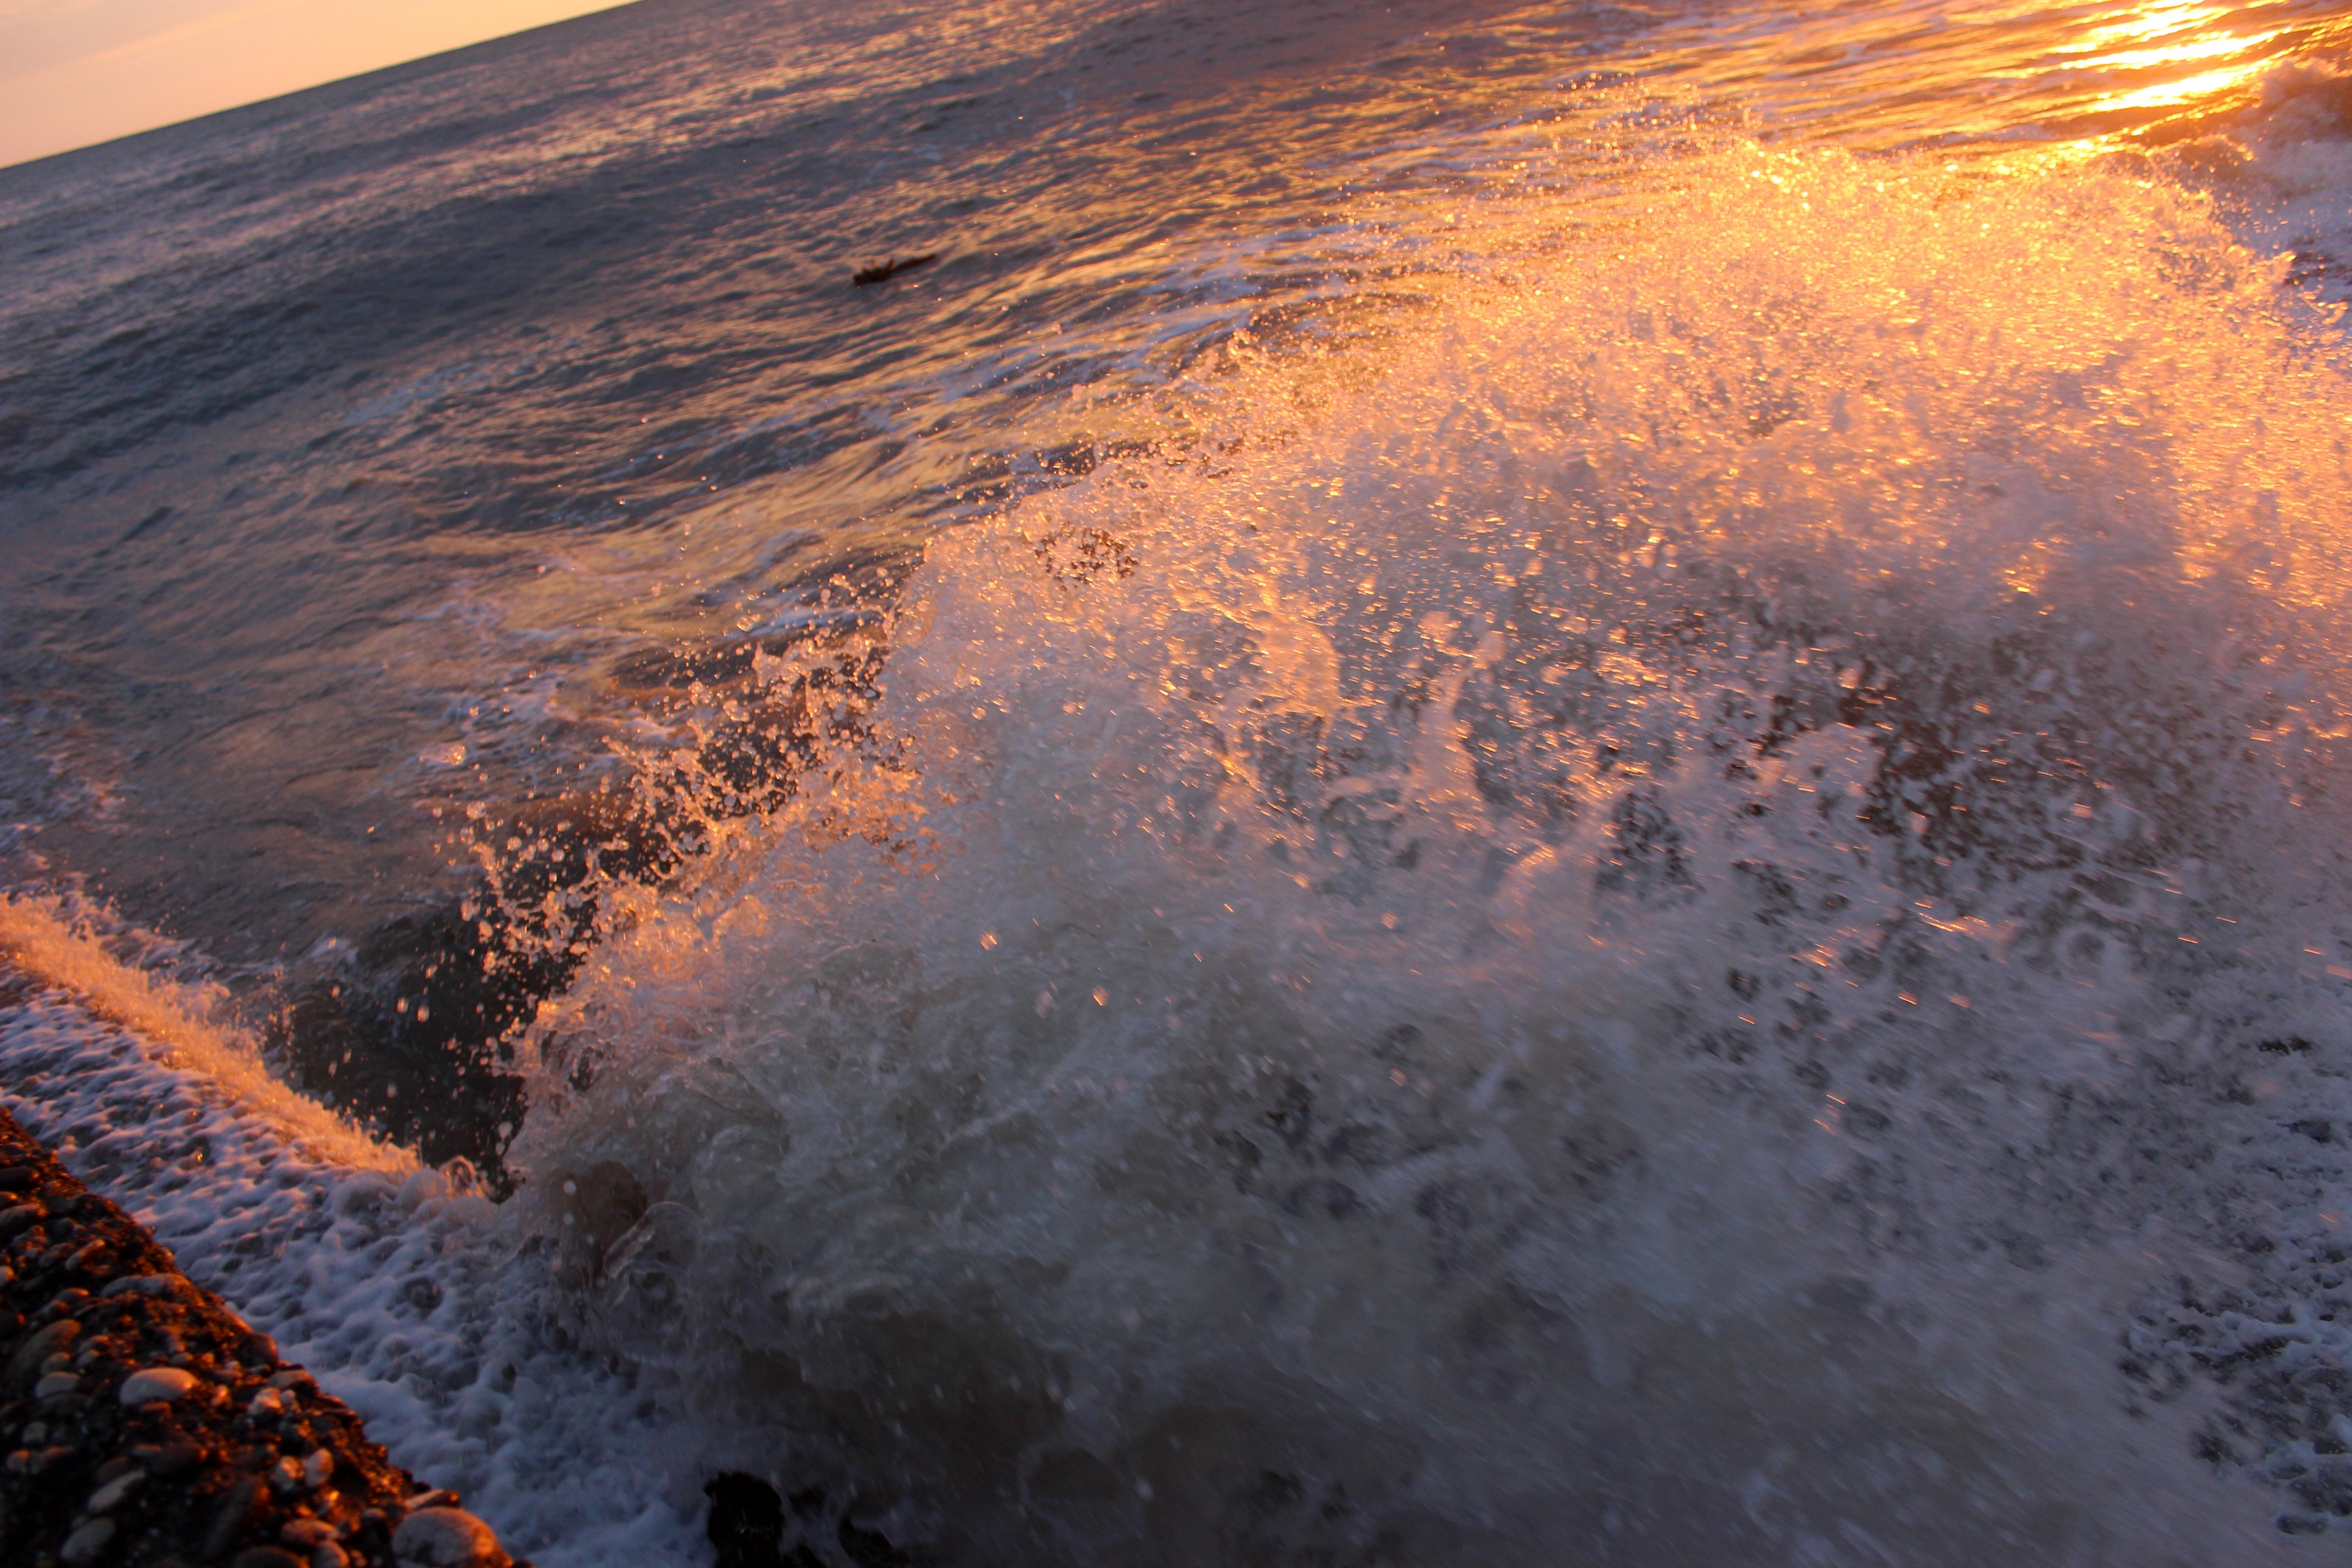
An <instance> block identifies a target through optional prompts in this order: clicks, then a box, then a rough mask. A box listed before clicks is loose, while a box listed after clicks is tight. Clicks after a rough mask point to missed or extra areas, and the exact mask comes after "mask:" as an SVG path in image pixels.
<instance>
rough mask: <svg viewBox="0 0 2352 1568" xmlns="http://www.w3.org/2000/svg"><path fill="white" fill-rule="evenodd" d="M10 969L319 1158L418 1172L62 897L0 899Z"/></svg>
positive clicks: (0, 931)
mask: <svg viewBox="0 0 2352 1568" xmlns="http://www.w3.org/2000/svg"><path fill="white" fill-rule="evenodd" d="M6 969H14V970H16V972H17V973H19V974H21V975H23V976H24V977H25V978H26V979H27V980H30V981H32V982H33V983H35V984H40V985H45V986H48V987H52V988H54V989H57V990H59V991H63V992H65V993H66V994H68V995H70V996H72V997H73V998H74V999H75V1000H76V1001H78V1002H79V1003H80V1004H81V1005H83V1006H84V1007H85V1008H87V1009H88V1010H89V1012H91V1013H93V1014H96V1015H97V1016H100V1017H101V1018H104V1019H107V1020H108V1021H110V1022H111V1023H115V1024H120V1025H121V1026H122V1027H123V1028H124V1029H125V1030H127V1031H128V1032H129V1035H130V1037H131V1038H133V1039H136V1040H139V1041H142V1042H143V1043H145V1044H147V1045H148V1046H150V1047H152V1048H153V1049H154V1050H155V1052H156V1054H157V1055H158V1056H159V1057H160V1058H161V1059H162V1060H163V1063H164V1064H165V1065H167V1066H171V1067H177V1068H184V1069H186V1070H189V1071H192V1072H194V1073H196V1074H199V1075H200V1076H202V1077H203V1078H204V1079H206V1080H208V1081H209V1082H212V1083H214V1084H216V1085H218V1086H219V1087H220V1088H221V1089H222V1090H223V1091H225V1092H226V1094H228V1095H229V1096H231V1097H232V1098H233V1099H235V1100H236V1101H237V1102H238V1103H239V1104H240V1105H241V1106H242V1107H244V1108H245V1109H247V1110H251V1111H253V1112H255V1113H256V1114H257V1115H260V1116H262V1117H264V1118H266V1119H267V1120H268V1121H271V1122H272V1123H274V1124H275V1125H276V1128H277V1130H278V1131H280V1132H282V1133H283V1134H284V1135H285V1136H286V1137H288V1138H289V1139H291V1140H293V1141H295V1142H299V1143H301V1144H303V1145H305V1146H306V1147H308V1148H309V1149H310V1151H311V1152H314V1153H316V1154H317V1155H319V1156H320V1158H322V1159H326V1160H330V1161H332V1162H333V1163H337V1164H341V1165H346V1166H350V1167H352V1168H355V1169H360V1170H370V1171H382V1172H384V1173H390V1174H397V1175H406V1174H409V1173H413V1172H415V1171H416V1170H417V1169H419V1162H418V1160H417V1158H416V1155H415V1153H414V1152H411V1151H410V1150H407V1149H405V1148H403V1147H401V1146H400V1145H398V1144H396V1143H390V1142H385V1141H383V1139H380V1138H377V1137H375V1136H373V1135H372V1134H370V1133H369V1132H367V1131H364V1130H362V1129H361V1128H360V1127H358V1126H356V1125H354V1124H353V1123H352V1122H351V1121H349V1120H347V1119H345V1118H344V1117H341V1116H339V1115H337V1114H336V1113H335V1112H334V1111H332V1110H328V1109H327V1108H326V1107H325V1106H322V1105H320V1103H319V1102H318V1101H316V1100H311V1099H309V1098H308V1097H306V1096H304V1095H302V1094H299V1093H298V1092H296V1091H295V1090H294V1089H289V1087H287V1085H285V1084H284V1083H282V1082H280V1081H279V1080H278V1079H277V1078H276V1077H275V1076H274V1075H273V1074H272V1073H271V1072H270V1070H269V1068H268V1065H267V1064H265V1063H264V1062H263V1061H262V1059H261V1052H260V1049H259V1047H257V1046H256V1045H255V1043H254V1042H253V1040H252V1039H251V1038H250V1037H248V1036H247V1035H246V1034H245V1033H244V1032H243V1031H242V1030H239V1029H237V1028H236V1027H234V1026H225V1025H223V1024H221V1023H219V1022H218V1021H216V1020H215V1017H214V1016H212V1015H213V1014H214V1012H215V1007H216V1005H217V1004H216V1001H215V998H214V997H212V996H210V995H207V994H205V993H204V992H203V991H201V990H199V989H197V988H196V987H194V986H190V985H186V984H177V983H174V982H172V981H169V980H159V979H158V978H157V977H156V976H154V975H152V974H150V973H146V972H145V971H143V970H140V969H135V968H133V967H131V965H130V964H127V963H123V962H122V961H121V959H119V958H117V957H115V956H114V955H113V954H112V953H110V952H107V951H106V949H105V947H103V946H102V945H101V944H100V942H98V940H97V939H96V938H95V937H93V936H92V935H90V934H89V931H87V929H83V928H80V927H78V926H77V925H76V923H75V922H74V921H73V920H72V919H71V917H70V915H69V913H68V906H67V903H66V900H63V899H61V898H58V897H56V896H54V895H50V896H42V895H21V894H19V895H9V896H5V897H0V973H5V970H6Z"/></svg>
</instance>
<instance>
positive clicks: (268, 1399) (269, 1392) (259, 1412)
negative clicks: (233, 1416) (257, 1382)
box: [245, 1388, 286, 1421]
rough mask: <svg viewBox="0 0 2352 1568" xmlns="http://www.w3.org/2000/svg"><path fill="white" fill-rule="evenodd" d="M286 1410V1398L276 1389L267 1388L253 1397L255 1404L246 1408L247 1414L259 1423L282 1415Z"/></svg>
mask: <svg viewBox="0 0 2352 1568" xmlns="http://www.w3.org/2000/svg"><path fill="white" fill-rule="evenodd" d="M285 1409H286V1396H285V1395H284V1394H280V1393H279V1392H278V1390H276V1389H274V1388H265V1389H263V1390H262V1391H261V1392H260V1393H258V1394H255V1395H254V1396H253V1403H252V1404H250V1405H247V1406H246V1407H245V1413H246V1414H247V1415H250V1416H252V1417H253V1418H254V1419H255V1420H257V1421H259V1420H262V1419H264V1418H266V1417H269V1416H275V1415H282V1414H284V1412H285Z"/></svg>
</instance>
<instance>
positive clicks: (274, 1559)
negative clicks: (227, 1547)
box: [228, 1546, 302, 1568]
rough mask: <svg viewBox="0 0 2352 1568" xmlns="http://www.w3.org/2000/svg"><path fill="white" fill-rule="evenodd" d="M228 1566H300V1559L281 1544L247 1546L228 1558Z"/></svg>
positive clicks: (260, 1567) (265, 1567) (247, 1567)
mask: <svg viewBox="0 0 2352 1568" xmlns="http://www.w3.org/2000/svg"><path fill="white" fill-rule="evenodd" d="M228 1568H302V1559H300V1558H299V1557H297V1556H295V1555H294V1553H292V1552H289V1551H287V1550H286V1549H285V1548H284V1547H282V1546H248V1547H247V1548H246V1549H245V1550H244V1551H242V1552H238V1553H237V1554H236V1556H234V1557H232V1558H230V1559H229V1560H228Z"/></svg>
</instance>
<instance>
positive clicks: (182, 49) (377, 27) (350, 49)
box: [0, 0, 618, 166]
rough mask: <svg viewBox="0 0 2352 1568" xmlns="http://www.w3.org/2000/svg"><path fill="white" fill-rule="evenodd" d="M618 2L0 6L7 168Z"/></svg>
mask: <svg viewBox="0 0 2352 1568" xmlns="http://www.w3.org/2000/svg"><path fill="white" fill-rule="evenodd" d="M617 3H618V0H0V166H5V165H6V164H10V163H23V162H25V161H26V159H29V158H41V157H46V156H47V155H48V154H49V153H63V152H66V151H68V149H71V148H75V147H86V146H89V145H90V144H91V143H92V142H106V141H110V140H112V139H113V138H115V137H117V136H128V135H130V134H131V133H132V132H138V131H148V130H152V129H153V128H154V127H156V126H158V125H170V124H173V123H174V122H176V121H182V120H189V119H193V118H194V117H195V116H197V115H200V114H211V113H213V112H215V111H216V110H223V109H233V108H235V107H236V106H237V105H238V104H241V103H252V102H255V101H257V100H260V99H265V98H276V97H277V96H278V95H279V94H280V93H288V92H294V91H298V90H299V89H302V88H306V87H316V86H318V85H319V84H320V83H321V82H329V81H336V80H339V79H341V78H343V77H347V76H358V75H360V74H361V73H362V72H365V71H372V70H381V69H382V68H384V67H385V66H390V65H398V64H399V63H400V62H401V61H403V60H413V59H416V58H420V57H422V56H425V55H432V54H438V53H440V52H441V51H442V50H444V49H454V48H458V47H463V46H465V45H467V44H476V43H479V42H481V41H482V40H483V39H485V38H496V37H504V36H505V35H507V34H509V33H519V32H521V31H523V30H524V29H525V28H529V27H538V26H545V25H546V24H547V23H550V22H560V21H562V19H563V18H564V17H566V16H581V15H583V13H586V12H589V11H602V10H604V9H605V8H606V7H607V6H610V5H614V4H617Z"/></svg>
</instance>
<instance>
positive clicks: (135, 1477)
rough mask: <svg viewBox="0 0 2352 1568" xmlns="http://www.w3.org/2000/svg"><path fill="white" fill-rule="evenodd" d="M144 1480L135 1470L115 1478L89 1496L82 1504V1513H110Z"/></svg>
mask: <svg viewBox="0 0 2352 1568" xmlns="http://www.w3.org/2000/svg"><path fill="white" fill-rule="evenodd" d="M145 1479H147V1478H146V1477H145V1476H143V1475H142V1474H140V1473H139V1472H138V1471H137V1470H133V1471H131V1473H130V1474H129V1475H124V1476H117V1477H115V1478H114V1479H112V1480H110V1481H109V1482H107V1483H106V1484H105V1485H104V1486H102V1487H100V1488H99V1489H97V1490H96V1491H94V1492H92V1493H90V1494H89V1501H88V1502H86V1503H84V1504H82V1511H83V1512H84V1513H106V1512H110V1511H111V1510H112V1509H113V1507H114V1505H115V1504H116V1503H119V1502H121V1500H123V1499H124V1498H127V1497H129V1496H130V1495H131V1489H132V1488H134V1487H136V1486H137V1485H138V1484H139V1483H140V1482H141V1481H143V1480H145Z"/></svg>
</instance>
